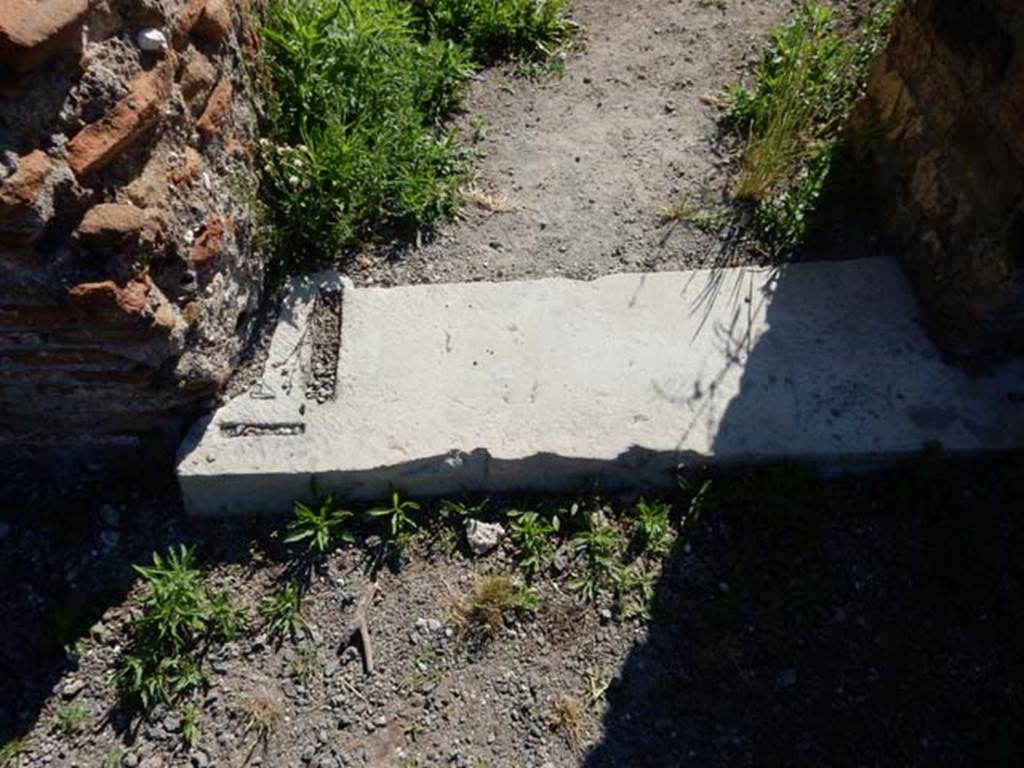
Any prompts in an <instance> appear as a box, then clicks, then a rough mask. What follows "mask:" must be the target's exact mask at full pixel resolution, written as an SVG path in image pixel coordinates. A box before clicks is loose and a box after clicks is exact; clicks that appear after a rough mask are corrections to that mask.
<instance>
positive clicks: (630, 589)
mask: <svg viewBox="0 0 1024 768" xmlns="http://www.w3.org/2000/svg"><path fill="white" fill-rule="evenodd" d="M611 580H612V586H613V588H614V590H615V598H616V601H617V603H618V607H619V613H620V615H621V616H622V618H624V619H627V620H628V619H649V618H650V617H651V601H652V600H653V599H654V577H653V575H651V573H650V571H648V570H647V569H646V568H644V567H643V565H642V564H641V563H639V562H635V563H631V564H630V565H627V566H624V567H619V568H615V569H614V570H613V571H612V574H611Z"/></svg>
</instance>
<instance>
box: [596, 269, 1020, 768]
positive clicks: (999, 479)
mask: <svg viewBox="0 0 1024 768" xmlns="http://www.w3.org/2000/svg"><path fill="white" fill-rule="evenodd" d="M776 286H777V287H776V289H775V290H774V292H773V293H772V294H771V295H770V296H768V297H760V299H759V300H767V301H768V302H769V303H768V308H767V321H768V330H767V331H766V332H765V333H764V334H763V335H762V336H761V337H760V338H759V339H757V340H756V341H754V342H753V343H752V344H748V345H744V344H741V345H740V346H739V347H737V349H738V351H737V357H738V358H739V360H740V361H741V364H742V367H743V375H742V380H741V385H740V391H739V393H738V394H737V395H736V396H735V397H734V398H733V399H732V401H731V402H730V403H729V404H728V406H727V408H726V409H725V411H724V413H723V414H722V415H721V419H720V422H719V425H718V429H717V436H716V438H715V441H714V450H715V451H716V452H717V451H723V450H724V451H728V452H729V453H735V452H736V451H737V450H738V449H742V448H743V446H744V445H746V444H747V443H748V442H750V441H751V440H753V442H754V443H762V442H764V440H765V436H764V435H761V436H760V437H757V436H753V437H752V431H755V432H756V431H758V430H769V431H773V432H777V433H778V437H779V439H781V440H786V439H787V438H786V433H787V432H790V434H791V436H792V435H799V434H801V433H804V432H806V431H807V430H812V429H813V430H816V431H821V434H822V436H823V437H822V439H826V440H827V439H835V440H836V441H837V442H836V447H837V448H840V447H841V445H842V443H843V439H842V438H843V437H844V435H847V434H848V436H849V437H852V438H853V439H854V440H855V441H861V442H862V441H863V440H864V438H865V436H867V438H870V436H871V435H873V434H874V435H878V434H881V433H882V432H883V431H884V430H885V429H886V425H887V424H888V423H889V422H890V421H892V420H893V419H895V418H898V417H899V416H900V415H901V414H904V413H905V412H906V411H907V408H908V406H910V405H912V403H910V402H904V401H903V400H901V399H900V398H899V397H897V396H896V394H897V393H896V392H893V393H892V395H893V396H892V397H891V398H890V401H889V402H890V408H889V410H888V411H887V412H877V413H874V412H872V413H862V412H861V411H863V409H862V408H860V407H859V406H858V403H859V402H860V393H858V392H855V391H851V392H848V393H846V395H845V396H844V397H845V398H846V405H847V407H848V409H849V411H851V412H852V414H853V415H854V416H855V417H856V418H855V419H854V422H853V423H850V422H849V420H846V419H843V418H841V417H842V416H843V414H842V413H839V412H835V410H834V407H831V404H828V403H823V404H820V407H819V406H817V405H816V406H815V407H813V408H811V409H807V408H806V407H804V408H800V407H797V406H796V405H795V404H794V406H793V409H792V412H793V416H794V418H797V417H800V418H803V419H805V420H806V422H807V423H801V424H796V425H794V424H782V423H778V424H776V425H775V426H774V427H773V426H772V423H771V420H769V421H765V420H764V412H765V404H766V403H770V402H772V401H777V402H782V401H783V399H784V398H786V397H792V395H793V393H794V392H796V391H797V390H799V389H800V382H799V381H796V382H794V381H790V382H786V381H782V380H777V379H775V378H773V377H772V376H771V375H770V374H771V373H772V372H774V371H778V370H779V365H778V363H779V358H780V356H783V357H784V356H785V355H787V354H789V353H790V352H792V348H791V339H792V338H793V334H794V332H795V331H796V330H797V329H799V327H800V326H801V324H806V322H807V320H808V318H806V317H801V315H800V312H799V311H798V309H799V307H800V306H801V302H800V301H799V295H800V294H801V292H804V291H806V290H807V289H808V288H809V286H808V285H805V284H801V281H800V280H794V279H791V276H788V275H787V272H786V268H785V267H782V268H780V270H779V273H778V280H777V283H776ZM712 293H713V294H714V292H712ZM709 300H721V301H736V300H737V299H736V298H735V297H728V296H724V295H712V296H710V297H709ZM740 300H741V301H742V297H740ZM871 311H873V310H872V308H871V305H870V302H868V303H866V304H865V312H871ZM883 319H884V318H883ZM853 320H854V321H856V319H855V318H854V319H853ZM879 321H880V320H879V318H877V317H873V318H871V322H879ZM715 331H716V329H712V328H705V329H704V330H703V332H705V333H708V332H715ZM728 331H729V332H728V333H727V338H725V339H724V341H723V343H730V344H736V342H737V340H739V341H743V339H744V338H745V337H744V335H743V333H742V329H739V330H737V329H728ZM748 341H749V340H748ZM880 343H884V342H881V341H880ZM743 347H745V348H743ZM741 348H743V349H741ZM803 354H805V355H806V356H807V359H806V360H803V361H801V362H799V364H797V365H796V366H795V368H794V370H795V371H797V374H796V375H801V374H800V371H803V372H804V374H803V375H807V376H812V375H816V374H815V373H814V372H815V370H816V369H818V370H825V371H827V370H829V366H830V364H831V361H833V360H838V359H841V358H846V357H847V356H849V355H854V356H856V355H857V354H858V351H857V350H856V349H852V350H846V351H844V350H840V349H817V350H816V349H814V348H813V347H812V348H811V349H807V350H804V353H803ZM900 354H901V353H900V350H899V349H898V348H892V349H888V348H886V349H883V350H877V349H876V350H874V351H872V353H871V356H872V359H873V360H876V361H881V362H883V363H884V362H885V360H886V359H887V358H888V357H889V356H892V357H893V358H897V357H898V356H899V355H900ZM839 378H840V380H837V381H836V382H835V383H836V387H837V388H838V389H837V390H836V391H837V392H838V393H839V394H842V392H841V390H842V385H843V381H842V380H841V379H842V377H839ZM882 378H885V377H884V376H883V377H882ZM897 384H898V382H897ZM811 390H813V387H812V388H811ZM840 400H842V397H840ZM804 405H805V406H806V403H805V404H804ZM776 410H777V413H776V414H775V417H776V418H777V417H778V416H779V414H784V413H785V411H786V409H785V408H780V409H776ZM833 422H834V423H835V425H836V427H835V430H833V432H832V435H831V438H830V437H829V434H830V430H832V426H833ZM794 428H795V429H797V430H798V432H796V433H794V432H792V430H793V429H794ZM1007 429H1009V425H1007ZM847 431H848V432H847ZM794 439H796V438H794ZM917 447H918V449H919V451H920V452H919V453H918V454H916V455H914V456H913V458H908V459H905V460H902V461H901V462H899V463H897V464H896V465H895V466H893V465H892V464H891V463H890V465H889V466H888V468H885V469H881V470H879V469H878V468H877V467H876V468H875V470H874V471H873V472H871V473H869V474H863V475H854V476H850V475H846V476H838V477H827V476H825V475H823V474H822V472H821V470H820V468H819V469H813V468H810V467H806V466H803V465H799V464H792V463H784V464H765V465H762V466H759V467H755V468H752V469H751V468H748V469H736V470H733V471H728V472H726V471H721V470H720V471H718V472H715V473H712V474H711V475H710V476H711V477H712V478H713V488H714V489H715V490H714V494H713V499H712V502H711V503H710V504H709V505H708V506H707V508H706V509H705V512H704V514H703V516H702V517H701V519H700V520H699V521H698V522H697V523H695V524H690V525H688V527H687V528H686V529H685V530H684V531H683V535H682V536H681V537H680V540H679V542H678V543H677V546H676V548H675V550H674V552H673V554H672V555H670V556H669V558H668V560H667V561H666V563H665V567H664V570H663V572H662V575H661V577H660V580H659V582H658V585H657V587H656V593H655V598H654V603H653V608H652V620H651V622H650V624H649V626H648V628H647V633H646V638H645V640H644V641H642V642H641V643H639V644H637V645H636V646H635V647H634V648H633V650H632V651H631V652H630V655H629V658H628V660H627V661H626V663H625V665H624V667H623V671H622V672H621V674H620V676H619V677H618V678H617V679H615V680H614V681H613V683H612V685H611V687H610V688H609V690H608V693H607V701H608V709H607V711H606V715H605V718H604V722H603V734H604V735H603V739H602V740H601V741H600V743H599V744H597V745H596V746H595V747H594V748H592V749H591V750H590V751H589V752H588V753H587V754H586V755H585V757H584V758H583V760H582V763H581V764H582V765H585V766H587V768H611V767H613V766H614V767H616V768H618V767H619V766H630V768H637V767H640V766H681V765H708V766H719V765H745V766H746V765H749V766H755V765H756V766H768V765H770V766H774V765H779V766H781V765H787V766H788V765H829V766H840V765H850V766H853V765H901V766H909V765H922V766H924V765H936V764H943V765H1015V764H1018V763H1020V762H1021V761H1022V759H1024V688H1022V687H1021V683H1020V681H1021V680H1022V679H1024V652H1022V650H1021V643H1020V637H1021V636H1022V630H1024V600H1022V598H1024V595H1022V577H1024V567H1022V563H1024V559H1022V556H1024V536H1022V531H1021V526H1020V520H1019V510H1020V509H1022V508H1024V455H1021V454H1020V453H1015V454H1005V453H1004V454H993V455H990V456H988V457H985V458H972V459H967V458H963V457H957V456H953V455H946V454H945V453H944V452H943V450H942V448H941V446H940V445H937V444H935V445H926V446H917ZM912 449H913V447H908V450H912ZM838 452H839V453H842V451H841V450H840V451H838ZM697 476H699V477H702V476H703V475H701V474H699V473H698V475H697ZM686 505H687V499H686V498H685V496H684V497H683V498H681V499H680V500H679V503H678V504H677V509H682V510H685V509H686Z"/></svg>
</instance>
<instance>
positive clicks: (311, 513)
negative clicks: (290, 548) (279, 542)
mask: <svg viewBox="0 0 1024 768" xmlns="http://www.w3.org/2000/svg"><path fill="white" fill-rule="evenodd" d="M351 517H352V512H350V511H349V510H347V509H342V508H341V507H339V506H338V505H337V504H336V503H335V502H334V499H333V497H331V496H328V497H327V498H326V499H324V500H323V501H321V502H320V504H319V505H318V506H317V507H316V508H315V509H314V508H313V507H309V506H307V505H305V504H303V503H302V502H301V501H297V502H295V516H294V519H293V520H292V521H291V522H290V523H289V524H288V531H287V536H285V539H284V540H285V542H286V543H288V544H298V543H302V542H305V544H306V547H307V549H308V550H309V551H310V552H313V553H316V554H318V555H323V554H326V553H327V552H329V551H330V550H332V549H334V548H335V547H336V546H338V544H340V543H342V542H345V543H350V542H352V541H353V539H352V534H351V533H349V532H348V531H346V530H345V523H346V522H347V521H348V520H349V519H350V518H351Z"/></svg>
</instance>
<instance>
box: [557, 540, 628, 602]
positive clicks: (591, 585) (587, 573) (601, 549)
mask: <svg viewBox="0 0 1024 768" xmlns="http://www.w3.org/2000/svg"><path fill="white" fill-rule="evenodd" d="M572 541H573V544H574V546H575V547H576V551H577V553H578V554H580V555H582V557H583V558H584V564H583V573H582V574H581V575H580V576H578V577H577V578H576V579H574V580H573V581H572V582H571V583H570V586H571V587H572V588H573V589H575V590H576V591H578V592H579V593H580V596H581V597H582V598H583V599H584V600H586V601H587V602H594V601H595V600H597V598H598V596H599V595H600V594H601V592H602V591H604V590H605V589H606V588H608V587H610V586H611V585H612V584H613V580H614V577H615V574H616V573H617V572H618V570H619V569H620V568H621V567H622V565H621V561H622V556H623V554H624V552H625V549H626V538H625V536H623V535H622V533H621V532H620V531H619V530H618V529H616V528H614V527H612V526H611V525H607V524H605V525H599V526H597V527H594V528H590V529H588V530H585V531H581V532H580V533H577V534H576V535H575V536H573V538H572Z"/></svg>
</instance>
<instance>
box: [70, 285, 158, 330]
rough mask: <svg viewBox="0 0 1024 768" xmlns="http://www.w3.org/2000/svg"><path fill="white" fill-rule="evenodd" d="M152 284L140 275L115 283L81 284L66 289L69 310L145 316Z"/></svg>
mask: <svg viewBox="0 0 1024 768" xmlns="http://www.w3.org/2000/svg"><path fill="white" fill-rule="evenodd" d="M151 288H152V283H151V282H150V280H149V276H148V275H145V274H143V275H141V276H139V277H136V278H134V279H133V280H129V281H128V282H127V283H125V284H124V285H118V284H117V283H115V282H114V281H113V280H104V281H102V282H98V283H81V284H79V285H76V286H75V287H74V288H71V289H70V290H69V291H68V299H69V300H70V302H71V306H72V310H73V311H74V312H76V313H78V314H80V315H84V316H103V315H106V316H110V317H124V318H126V319H131V318H141V317H143V316H144V315H145V312H146V307H147V305H148V298H149V292H150V289H151Z"/></svg>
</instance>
